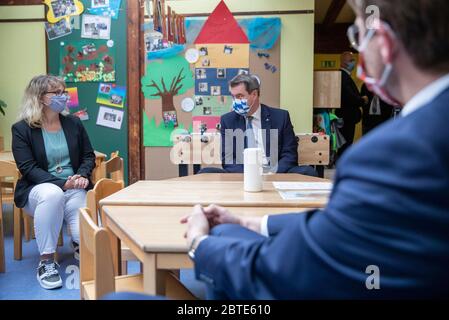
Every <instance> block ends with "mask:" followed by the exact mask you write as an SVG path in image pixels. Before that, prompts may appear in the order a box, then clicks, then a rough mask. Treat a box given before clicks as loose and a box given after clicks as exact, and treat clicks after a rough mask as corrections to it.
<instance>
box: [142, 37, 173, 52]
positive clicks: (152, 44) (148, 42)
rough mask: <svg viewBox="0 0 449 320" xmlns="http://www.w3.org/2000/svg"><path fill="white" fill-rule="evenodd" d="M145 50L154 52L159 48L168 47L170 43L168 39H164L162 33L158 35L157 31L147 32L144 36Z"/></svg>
mask: <svg viewBox="0 0 449 320" xmlns="http://www.w3.org/2000/svg"><path fill="white" fill-rule="evenodd" d="M144 41H145V50H146V52H147V53H148V52H153V51H158V50H163V49H167V48H168V47H169V43H168V41H167V40H165V39H162V35H161V36H159V35H156V34H155V33H147V34H145V36H144Z"/></svg>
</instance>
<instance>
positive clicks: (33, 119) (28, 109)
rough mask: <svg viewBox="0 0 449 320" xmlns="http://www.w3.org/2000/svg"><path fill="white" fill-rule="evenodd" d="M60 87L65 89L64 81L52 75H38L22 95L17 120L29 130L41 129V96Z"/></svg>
mask: <svg viewBox="0 0 449 320" xmlns="http://www.w3.org/2000/svg"><path fill="white" fill-rule="evenodd" d="M60 86H62V87H63V88H64V89H65V83H64V80H62V79H61V78H59V77H56V76H53V75H40V76H36V77H34V78H33V79H31V81H30V83H29V84H28V86H27V87H26V89H25V93H24V95H23V99H22V105H21V108H20V109H21V110H20V114H19V120H25V122H26V123H27V124H28V125H29V126H30V127H31V128H41V127H42V116H43V112H42V109H43V107H44V105H43V104H42V101H41V99H42V96H43V95H44V94H46V93H47V91H51V90H52V89H54V88H57V87H60Z"/></svg>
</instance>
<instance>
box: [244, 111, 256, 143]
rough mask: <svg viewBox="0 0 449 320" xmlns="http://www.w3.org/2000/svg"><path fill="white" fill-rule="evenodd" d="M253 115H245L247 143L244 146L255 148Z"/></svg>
mask: <svg viewBox="0 0 449 320" xmlns="http://www.w3.org/2000/svg"><path fill="white" fill-rule="evenodd" d="M252 121H253V117H252V116H247V117H246V139H247V144H246V147H247V148H256V147H257V145H256V138H255V136H254V131H253V124H252Z"/></svg>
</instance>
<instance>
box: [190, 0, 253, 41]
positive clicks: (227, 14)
mask: <svg viewBox="0 0 449 320" xmlns="http://www.w3.org/2000/svg"><path fill="white" fill-rule="evenodd" d="M204 43H249V40H248V37H247V36H246V34H245V32H243V30H242V28H241V27H240V26H239V24H238V23H237V20H235V18H234V16H233V15H232V13H231V11H229V8H228V6H227V5H226V4H225V3H224V1H220V3H219V4H218V6H217V7H216V8H215V9H214V11H213V12H212V13H211V15H210V16H209V18H208V19H207V20H206V23H205V24H204V26H203V29H201V31H200V33H199V34H198V37H197V38H196V40H195V44H204Z"/></svg>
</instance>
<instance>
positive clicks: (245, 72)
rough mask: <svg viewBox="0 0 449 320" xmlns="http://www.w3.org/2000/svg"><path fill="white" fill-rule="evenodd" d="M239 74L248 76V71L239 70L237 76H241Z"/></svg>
mask: <svg viewBox="0 0 449 320" xmlns="http://www.w3.org/2000/svg"><path fill="white" fill-rule="evenodd" d="M241 74H249V72H248V70H245V69H239V72H238V75H241Z"/></svg>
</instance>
